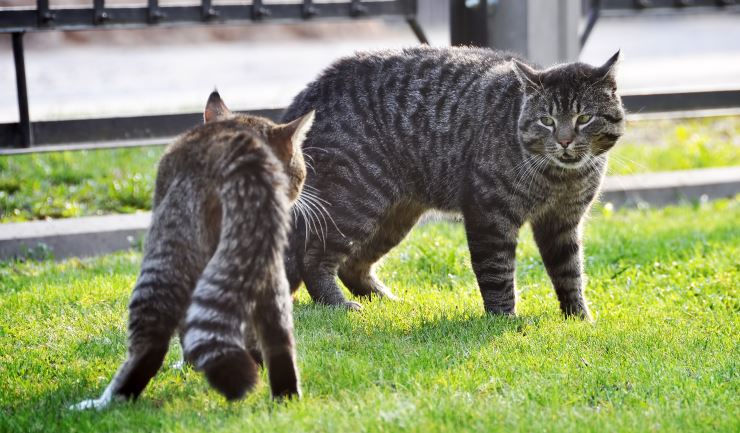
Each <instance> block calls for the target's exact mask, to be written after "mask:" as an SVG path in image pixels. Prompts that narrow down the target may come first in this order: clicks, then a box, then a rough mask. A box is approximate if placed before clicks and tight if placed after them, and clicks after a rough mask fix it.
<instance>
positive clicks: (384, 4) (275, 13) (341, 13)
mask: <svg viewBox="0 0 740 433" xmlns="http://www.w3.org/2000/svg"><path fill="white" fill-rule="evenodd" d="M416 10H417V3H416V0H380V1H369V0H349V1H343V0H338V1H333V2H322V3H316V2H314V1H313V0H303V1H302V2H300V3H295V2H293V3H288V2H281V3H264V2H263V0H253V1H252V3H251V4H214V3H213V2H212V0H201V3H200V4H197V5H185V6H183V5H177V6H160V4H159V1H158V0H148V3H147V4H146V5H145V6H144V5H142V6H118V5H115V6H107V5H106V3H105V0H93V3H92V6H91V7H90V6H69V7H64V8H51V7H50V5H49V0H37V2H36V5H35V6H34V7H19V8H3V9H0V33H6V34H7V33H9V34H11V38H12V47H13V59H14V62H15V75H16V88H17V95H18V111H19V121H18V122H17V123H6V124H0V153H16V152H18V149H31V148H33V147H34V146H40V145H41V146H47V148H48V145H58V144H61V143H79V142H93V141H94V142H95V143H90V144H89V145H82V146H80V145H77V146H76V147H106V146H114V145H121V144H122V143H115V141H120V140H126V141H127V142H128V143H126V145H132V144H136V142H135V141H132V140H135V139H144V138H152V137H165V136H172V135H175V134H178V133H180V132H182V131H183V130H185V129H187V128H188V127H190V126H192V125H194V124H197V122H198V120H196V119H199V116H198V115H195V114H181V115H161V116H143V117H130V118H110V119H83V120H60V121H46V122H32V121H31V119H30V117H29V108H28V92H27V84H26V71H25V60H24V49H23V35H24V34H25V33H26V32H34V31H51V30H55V31H71V30H88V29H116V28H140V27H147V26H183V25H218V24H240V23H258V22H294V21H302V20H324V19H362V18H379V17H399V18H402V19H405V20H406V22H407V23H408V24H409V26H410V27H411V29H412V31H413V32H414V34H415V35H416V37H417V38H418V39H419V41H420V42H422V43H427V39H426V36H425V35H424V32H423V31H422V29H421V27H420V26H419V24H418V22H417V21H416ZM258 114H263V115H268V116H272V117H274V116H276V115H277V110H261V111H259V112H258ZM53 148H54V149H58V148H60V147H58V146H55V147H53ZM35 149H36V150H42V149H41V148H35Z"/></svg>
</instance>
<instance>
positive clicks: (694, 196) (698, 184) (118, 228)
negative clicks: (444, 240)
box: [0, 167, 740, 260]
mask: <svg viewBox="0 0 740 433" xmlns="http://www.w3.org/2000/svg"><path fill="white" fill-rule="evenodd" d="M739 191H740V167H729V168H717V169H705V170H687V171H681V172H670V173H651V174H641V175H632V176H618V177H610V178H607V179H606V181H605V182H604V186H603V188H602V196H601V201H602V202H611V203H613V204H614V205H615V206H634V205H637V204H640V203H643V202H646V203H649V204H651V205H653V206H661V205H666V204H670V203H677V202H680V201H685V200H690V201H699V200H704V199H714V198H721V197H732V196H734V195H735V194H737V193H738V192H739ZM427 219H431V220H434V219H452V220H458V218H457V216H456V215H455V214H447V213H445V214H439V213H435V212H432V213H430V214H429V215H427V216H426V217H425V220H427ZM150 220H151V214H150V213H149V212H146V213H139V214H134V215H108V216H100V217H83V218H70V219H61V220H54V221H33V222H28V223H13V224H0V260H5V259H8V258H12V257H19V256H22V255H23V254H25V252H26V251H28V250H29V249H33V248H35V247H36V246H38V245H39V244H44V245H46V246H48V247H49V249H50V250H51V251H52V252H53V253H54V256H55V258H57V259H61V258H65V257H73V256H79V257H85V256H95V255H100V254H105V253H110V252H113V251H120V250H126V249H129V248H131V247H132V246H133V245H134V244H135V243H136V242H138V241H139V240H141V239H142V237H143V236H144V234H145V232H146V230H147V228H148V227H149V222H150Z"/></svg>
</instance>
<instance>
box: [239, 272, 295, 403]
mask: <svg viewBox="0 0 740 433" xmlns="http://www.w3.org/2000/svg"><path fill="white" fill-rule="evenodd" d="M254 296H255V298H256V300H255V301H256V302H255V304H254V309H253V310H252V314H251V325H252V326H253V330H254V334H255V335H256V337H257V340H258V343H259V347H260V349H261V350H260V351H261V358H262V359H264V364H265V367H266V368H267V375H268V377H269V380H270V389H271V391H272V396H273V398H276V399H282V398H292V397H300V394H301V388H300V379H299V376H298V365H297V361H296V351H295V340H294V337H293V301H292V299H291V297H290V290H289V288H288V284H287V281H284V280H283V279H282V277H281V278H276V280H275V284H274V285H273V286H272V287H268V288H266V290H263V291H260V292H257V293H255V294H254ZM253 357H254V355H253Z"/></svg>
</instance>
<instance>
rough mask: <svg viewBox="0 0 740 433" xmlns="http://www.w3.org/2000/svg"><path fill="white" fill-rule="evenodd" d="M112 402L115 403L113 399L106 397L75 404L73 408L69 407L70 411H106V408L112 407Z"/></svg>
mask: <svg viewBox="0 0 740 433" xmlns="http://www.w3.org/2000/svg"><path fill="white" fill-rule="evenodd" d="M111 401H113V399H111V398H110V397H108V396H105V395H104V396H102V397H100V398H98V399H94V400H84V401H81V402H79V403H77V404H73V405H72V406H70V407H69V410H88V409H95V410H101V409H105V408H106V407H108V406H110V404H111Z"/></svg>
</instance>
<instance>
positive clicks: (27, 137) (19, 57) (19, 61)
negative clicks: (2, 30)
mask: <svg viewBox="0 0 740 433" xmlns="http://www.w3.org/2000/svg"><path fill="white" fill-rule="evenodd" d="M23 35H24V33H23V32H17V33H13V34H12V38H13V61H14V62H15V87H16V90H17V93H18V117H19V122H18V128H19V131H20V135H21V143H20V144H21V147H31V145H32V144H33V131H31V120H30V118H29V116H28V90H27V88H26V61H25V58H24V56H23Z"/></svg>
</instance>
